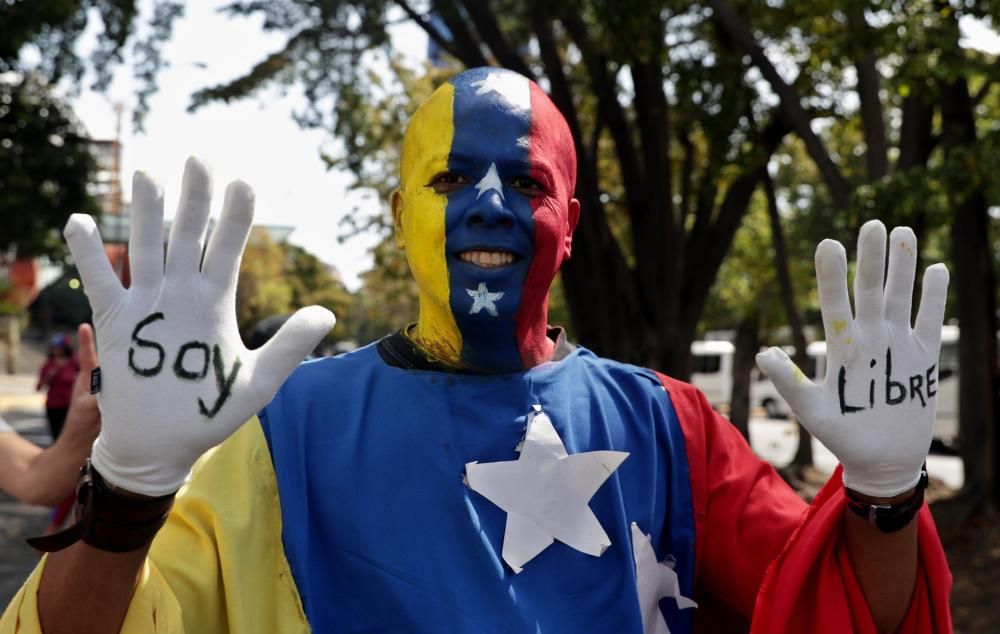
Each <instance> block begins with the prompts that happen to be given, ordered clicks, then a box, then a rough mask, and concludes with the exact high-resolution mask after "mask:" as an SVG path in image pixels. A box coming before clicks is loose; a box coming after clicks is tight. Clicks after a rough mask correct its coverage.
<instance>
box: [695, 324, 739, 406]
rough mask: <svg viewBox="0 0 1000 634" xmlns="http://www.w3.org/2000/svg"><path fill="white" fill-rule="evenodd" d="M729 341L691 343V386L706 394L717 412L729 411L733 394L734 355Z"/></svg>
mask: <svg viewBox="0 0 1000 634" xmlns="http://www.w3.org/2000/svg"><path fill="white" fill-rule="evenodd" d="M735 351H736V347H735V346H733V344H731V343H729V342H728V341H695V342H692V343H691V356H692V362H691V384H692V385H694V386H695V387H696V388H698V389H699V390H701V391H702V392H704V394H705V396H707V397H708V402H709V403H710V404H711V405H712V407H714V408H715V409H717V410H720V411H728V409H729V401H730V400H731V398H732V393H733V353H734V352H735Z"/></svg>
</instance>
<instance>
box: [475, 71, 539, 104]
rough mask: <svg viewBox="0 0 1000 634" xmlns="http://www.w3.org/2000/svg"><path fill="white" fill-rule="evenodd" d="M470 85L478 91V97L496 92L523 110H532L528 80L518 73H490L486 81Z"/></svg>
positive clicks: (480, 80) (482, 80) (481, 80)
mask: <svg viewBox="0 0 1000 634" xmlns="http://www.w3.org/2000/svg"><path fill="white" fill-rule="evenodd" d="M469 85H470V86H472V87H473V88H475V89H476V96H477V97H482V96H483V95H488V94H490V93H494V92H495V93H497V94H498V95H500V96H501V97H502V98H504V99H505V100H506V101H507V102H508V103H510V104H512V105H514V106H517V107H518V108H520V109H521V110H528V109H530V108H531V88H530V87H529V85H528V80H527V78H525V77H522V76H520V75H518V74H517V73H502V72H490V73H487V75H486V77H485V78H484V79H479V80H476V81H474V82H470V83H469Z"/></svg>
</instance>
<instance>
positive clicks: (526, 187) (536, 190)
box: [507, 176, 545, 196]
mask: <svg viewBox="0 0 1000 634" xmlns="http://www.w3.org/2000/svg"><path fill="white" fill-rule="evenodd" d="M507 187H510V188H511V189H513V190H514V191H516V192H520V193H522V194H524V195H525V196H538V195H539V194H544V193H545V188H544V187H542V186H541V184H540V183H539V182H538V181H536V180H535V179H533V178H530V177H528V176H515V177H514V178H512V179H510V180H509V181H507Z"/></svg>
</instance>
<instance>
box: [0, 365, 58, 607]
mask: <svg viewBox="0 0 1000 634" xmlns="http://www.w3.org/2000/svg"><path fill="white" fill-rule="evenodd" d="M0 415H2V416H3V418H4V419H5V420H6V421H7V422H8V423H10V425H11V426H12V427H14V429H15V430H17V432H18V433H19V434H21V435H22V436H24V437H25V438H27V439H28V440H30V441H31V442H33V443H35V444H37V445H41V446H48V445H49V444H50V442H51V439H50V437H49V430H48V425H47V424H46V422H45V396H44V395H43V394H40V393H38V392H35V376H34V375H33V374H32V375H27V374H17V375H13V376H12V375H5V374H2V375H0ZM48 516H49V509H47V508H43V507H38V506H29V505H27V504H22V503H20V502H18V501H17V500H15V499H14V498H12V497H10V496H9V495H7V494H6V493H3V492H2V491H0V606H6V605H7V603H8V602H9V601H10V599H11V598H12V597H13V596H14V594H16V593H17V590H18V588H20V587H21V584H22V583H23V582H24V580H25V579H26V578H27V576H28V573H29V572H31V569H32V568H34V567H35V564H36V563H37V562H38V555H37V554H36V553H35V551H34V550H33V549H32V548H31V547H29V546H28V545H27V544H26V543H25V542H24V540H25V538H26V537H33V536H35V535H40V534H41V533H42V530H44V528H45V525H46V523H47V522H48Z"/></svg>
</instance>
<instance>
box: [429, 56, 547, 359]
mask: <svg viewBox="0 0 1000 634" xmlns="http://www.w3.org/2000/svg"><path fill="white" fill-rule="evenodd" d="M453 85H454V89H455V98H454V106H453V122H454V130H455V132H454V137H453V140H452V147H451V152H450V154H449V157H448V169H449V170H451V171H453V172H457V173H459V174H462V175H464V176H465V177H466V178H468V179H469V182H470V183H471V184H470V185H469V186H466V187H463V188H461V189H459V190H457V191H455V192H453V193H451V194H449V195H448V204H447V207H446V209H445V256H446V257H447V260H448V261H447V267H448V276H449V279H448V281H449V290H450V294H449V297H450V306H451V311H452V314H453V315H454V317H455V322H456V324H457V326H458V328H459V330H460V331H461V333H462V340H463V346H462V360H463V362H464V363H465V364H466V365H468V366H470V367H473V368H477V367H478V368H489V369H491V370H494V371H496V370H508V371H516V370H521V369H523V361H522V357H521V352H520V350H519V347H518V341H517V338H516V333H515V315H516V313H517V311H518V308H519V307H520V306H521V302H522V293H523V289H524V281H525V277H526V276H527V273H528V268H529V266H530V263H531V259H532V256H533V255H534V231H535V227H534V220H533V218H532V213H533V212H532V204H531V198H530V197H529V196H526V195H524V194H522V193H520V192H518V191H516V190H514V189H512V188H510V187H508V186H507V184H508V183H509V182H510V180H511V179H513V178H517V177H524V176H528V175H529V173H530V167H531V166H530V162H529V154H528V140H529V133H530V131H531V109H530V101H529V98H528V94H529V92H528V91H529V84H528V81H527V80H526V79H525V78H523V77H521V76H519V75H515V74H513V73H508V72H504V71H500V72H499V73H498V72H497V69H488V68H481V69H475V70H473V71H469V72H466V73H463V74H462V75H460V76H458V77H457V78H456V79H455V80H454V83H453ZM470 251H486V252H507V253H512V254H514V256H515V261H514V262H513V263H512V264H509V265H505V266H499V267H496V268H485V267H482V266H478V265H476V264H473V263H470V262H464V261H462V260H461V259H460V254H462V253H466V252H470Z"/></svg>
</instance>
